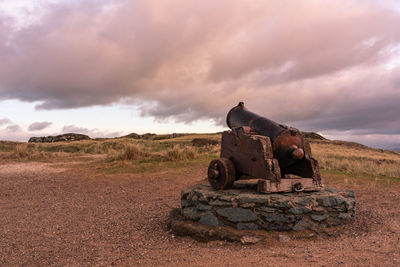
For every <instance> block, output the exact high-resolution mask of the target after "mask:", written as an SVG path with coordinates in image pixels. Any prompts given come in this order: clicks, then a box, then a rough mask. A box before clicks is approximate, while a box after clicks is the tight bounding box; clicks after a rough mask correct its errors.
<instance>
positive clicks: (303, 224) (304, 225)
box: [293, 219, 311, 231]
mask: <svg viewBox="0 0 400 267" xmlns="http://www.w3.org/2000/svg"><path fill="white" fill-rule="evenodd" d="M310 227H311V223H310V222H308V220H305V219H302V220H300V221H298V222H297V223H296V224H295V225H294V226H293V230H294V231H302V230H306V229H309V228H310Z"/></svg>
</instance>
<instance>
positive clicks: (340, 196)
mask: <svg viewBox="0 0 400 267" xmlns="http://www.w3.org/2000/svg"><path fill="white" fill-rule="evenodd" d="M355 204H356V201H355V195H354V192H353V191H341V190H337V189H333V188H325V189H323V190H321V191H316V192H298V193H283V194H282V193H275V194H261V193H258V192H256V191H255V190H254V189H253V188H251V187H246V186H245V185H241V184H238V185H237V186H236V188H233V189H230V190H220V191H216V190H214V189H213V188H212V187H211V186H209V185H208V184H197V185H194V186H192V187H190V188H188V189H186V190H183V191H182V193H181V214H182V216H183V217H184V218H186V219H189V220H192V221H195V222H198V223H200V224H203V225H205V226H210V227H216V226H232V227H234V228H236V229H237V230H259V229H264V230H277V231H288V230H295V231H301V230H307V229H308V230H318V229H319V228H326V227H330V226H336V225H341V224H344V223H349V222H351V221H353V220H354V219H355V214H356V205H355Z"/></svg>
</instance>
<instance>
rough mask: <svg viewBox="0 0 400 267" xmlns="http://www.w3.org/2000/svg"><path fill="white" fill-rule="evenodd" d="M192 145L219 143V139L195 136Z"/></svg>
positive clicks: (200, 145)
mask: <svg viewBox="0 0 400 267" xmlns="http://www.w3.org/2000/svg"><path fill="white" fill-rule="evenodd" d="M192 145H193V146H196V147H202V146H209V145H218V141H216V140H212V139H207V138H195V139H193V140H192Z"/></svg>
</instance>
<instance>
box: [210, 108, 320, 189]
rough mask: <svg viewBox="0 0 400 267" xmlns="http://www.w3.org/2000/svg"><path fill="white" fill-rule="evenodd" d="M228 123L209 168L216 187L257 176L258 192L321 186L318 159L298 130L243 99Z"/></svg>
mask: <svg viewBox="0 0 400 267" xmlns="http://www.w3.org/2000/svg"><path fill="white" fill-rule="evenodd" d="M226 122H227V124H228V126H229V128H231V129H232V130H231V131H225V132H223V133H222V142H221V155H220V159H216V160H213V161H211V163H210V166H209V169H208V180H209V181H210V184H211V185H212V186H213V187H214V188H215V189H226V188H229V187H231V186H232V185H233V182H234V180H239V179H254V178H259V179H260V180H259V183H258V191H259V192H263V193H271V192H292V191H293V192H301V191H312V190H320V189H321V188H322V182H321V176H320V173H319V168H318V162H317V161H316V160H315V159H314V158H312V155H311V147H310V144H309V143H308V142H307V140H305V139H304V138H303V136H302V134H301V132H300V131H299V130H297V129H295V128H291V127H288V126H286V125H282V124H279V123H276V122H274V121H272V120H269V119H267V118H265V117H262V116H260V115H257V114H255V113H253V112H250V111H248V110H247V108H245V106H244V103H243V102H239V104H238V105H237V106H235V107H234V108H232V109H231V110H230V111H229V112H228V115H227V118H226ZM292 176H294V178H293V177H292Z"/></svg>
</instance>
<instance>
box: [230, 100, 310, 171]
mask: <svg viewBox="0 0 400 267" xmlns="http://www.w3.org/2000/svg"><path fill="white" fill-rule="evenodd" d="M226 123H227V125H228V127H229V128H231V129H232V130H235V129H238V128H244V127H249V128H250V131H251V132H256V133H257V134H259V135H263V136H267V137H269V138H270V140H271V143H272V147H273V153H274V156H275V157H276V158H277V159H278V161H279V165H280V166H281V168H285V167H288V166H290V165H292V164H293V163H295V162H296V161H298V160H301V159H303V158H304V145H305V142H304V138H303V136H302V135H301V133H300V131H299V130H297V129H295V128H291V127H288V126H286V125H282V124H279V123H276V122H274V121H272V120H269V119H267V118H265V117H262V116H260V115H258V114H255V113H253V112H251V111H249V110H247V108H245V106H244V103H243V102H239V104H238V105H237V106H236V107H234V108H232V109H231V110H230V111H229V112H228V115H227V117H226Z"/></svg>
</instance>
